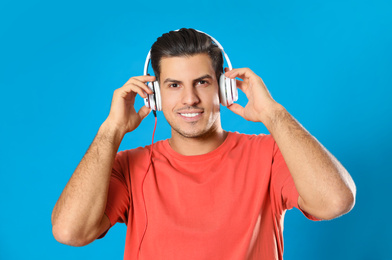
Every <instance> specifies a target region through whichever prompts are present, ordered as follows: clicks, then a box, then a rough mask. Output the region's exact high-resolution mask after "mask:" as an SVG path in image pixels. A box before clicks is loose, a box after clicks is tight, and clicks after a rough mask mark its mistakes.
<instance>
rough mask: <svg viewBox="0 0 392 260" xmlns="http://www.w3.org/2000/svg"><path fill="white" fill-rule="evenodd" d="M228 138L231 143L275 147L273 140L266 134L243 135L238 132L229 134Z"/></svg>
mask: <svg viewBox="0 0 392 260" xmlns="http://www.w3.org/2000/svg"><path fill="white" fill-rule="evenodd" d="M229 136H230V138H231V139H232V141H233V142H237V143H239V144H261V145H266V146H269V145H272V146H274V145H275V140H274V139H273V137H272V136H271V135H267V134H257V135H256V134H243V133H239V132H229Z"/></svg>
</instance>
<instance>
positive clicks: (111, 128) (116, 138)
mask: <svg viewBox="0 0 392 260" xmlns="http://www.w3.org/2000/svg"><path fill="white" fill-rule="evenodd" d="M98 134H99V135H100V136H102V137H104V138H106V139H108V140H110V142H112V143H113V144H115V145H118V146H119V145H120V143H121V141H122V139H123V138H124V135H125V134H126V131H124V130H123V129H122V128H121V127H119V126H118V125H116V124H113V123H112V122H111V121H110V120H108V119H106V120H105V121H104V122H103V123H102V125H101V127H100V128H99V130H98Z"/></svg>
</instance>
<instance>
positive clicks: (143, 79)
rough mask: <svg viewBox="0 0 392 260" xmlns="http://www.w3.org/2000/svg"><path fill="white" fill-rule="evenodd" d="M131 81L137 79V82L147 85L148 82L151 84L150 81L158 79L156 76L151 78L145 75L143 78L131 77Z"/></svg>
mask: <svg viewBox="0 0 392 260" xmlns="http://www.w3.org/2000/svg"><path fill="white" fill-rule="evenodd" d="M131 79H136V80H139V81H141V82H143V83H146V82H150V81H154V80H156V77H155V76H150V75H143V76H135V77H131V78H130V79H129V80H131ZM129 80H128V81H129Z"/></svg>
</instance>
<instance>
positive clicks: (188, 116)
mask: <svg viewBox="0 0 392 260" xmlns="http://www.w3.org/2000/svg"><path fill="white" fill-rule="evenodd" d="M203 112H204V111H201V110H197V111H180V112H178V115H179V116H180V117H181V118H182V119H183V120H185V121H188V122H192V121H197V120H199V119H200V118H201V117H202V115H203Z"/></svg>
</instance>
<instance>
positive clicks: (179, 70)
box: [160, 53, 215, 81]
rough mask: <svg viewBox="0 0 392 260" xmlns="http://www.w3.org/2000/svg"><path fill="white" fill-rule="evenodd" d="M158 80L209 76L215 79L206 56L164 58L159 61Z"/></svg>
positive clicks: (209, 59) (210, 62)
mask: <svg viewBox="0 0 392 260" xmlns="http://www.w3.org/2000/svg"><path fill="white" fill-rule="evenodd" d="M160 65H161V66H160V67H161V74H160V79H161V80H162V81H164V80H165V79H166V78H174V79H177V80H186V79H195V78H198V77H200V76H201V75H205V74H209V75H211V76H212V77H214V78H215V71H214V68H213V66H212V61H211V58H210V57H209V56H208V54H204V53H202V54H195V55H193V56H180V57H164V58H162V59H161V64H160Z"/></svg>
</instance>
